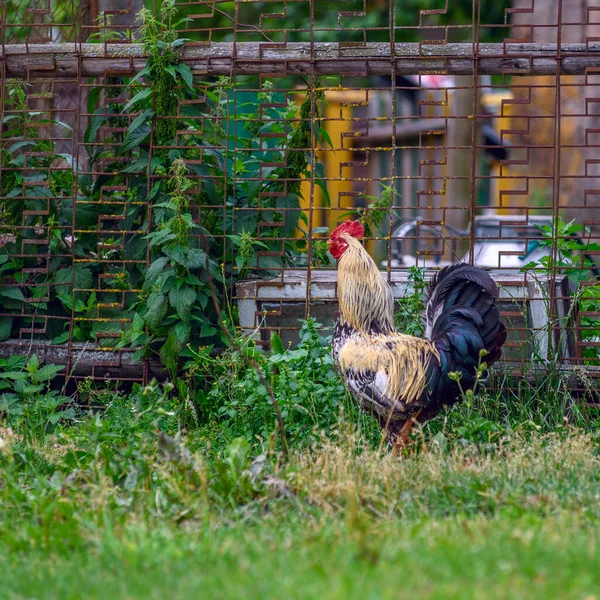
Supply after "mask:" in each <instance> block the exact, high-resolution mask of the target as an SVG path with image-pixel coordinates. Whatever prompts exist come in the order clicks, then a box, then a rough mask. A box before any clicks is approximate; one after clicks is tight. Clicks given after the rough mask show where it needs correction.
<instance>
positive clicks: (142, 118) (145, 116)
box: [125, 108, 154, 139]
mask: <svg viewBox="0 0 600 600" xmlns="http://www.w3.org/2000/svg"><path fill="white" fill-rule="evenodd" d="M153 116H154V111H153V110H152V109H151V108H147V109H146V110H144V111H143V112H141V113H140V114H139V115H138V116H137V117H136V118H135V119H134V120H133V121H131V124H130V125H129V127H128V128H127V135H126V137H125V139H127V136H128V135H130V134H131V133H133V132H134V131H136V130H137V129H138V128H139V127H140V126H141V125H143V124H144V123H145V122H146V121H148V120H149V119H151V118H152V117H153Z"/></svg>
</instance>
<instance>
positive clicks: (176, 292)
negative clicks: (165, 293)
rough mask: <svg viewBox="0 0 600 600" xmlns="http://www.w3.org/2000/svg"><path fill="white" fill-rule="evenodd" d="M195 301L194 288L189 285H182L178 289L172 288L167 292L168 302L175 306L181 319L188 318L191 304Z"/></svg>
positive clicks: (185, 319)
mask: <svg viewBox="0 0 600 600" xmlns="http://www.w3.org/2000/svg"><path fill="white" fill-rule="evenodd" d="M195 301H196V290H195V289H194V288H192V287H189V286H182V287H180V288H179V289H177V288H173V289H172V290H171V291H170V292H169V302H170V303H171V306H173V307H174V308H175V310H176V311H177V314H178V315H179V317H180V318H181V319H183V320H184V321H187V320H188V319H189V316H190V313H191V310H192V306H193V304H194V302H195Z"/></svg>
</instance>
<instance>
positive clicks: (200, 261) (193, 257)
mask: <svg viewBox="0 0 600 600" xmlns="http://www.w3.org/2000/svg"><path fill="white" fill-rule="evenodd" d="M185 266H186V267H187V268H188V269H202V268H204V267H206V252H204V250H200V249H199V248H191V249H190V251H189V252H188V255H187V260H186V265H185Z"/></svg>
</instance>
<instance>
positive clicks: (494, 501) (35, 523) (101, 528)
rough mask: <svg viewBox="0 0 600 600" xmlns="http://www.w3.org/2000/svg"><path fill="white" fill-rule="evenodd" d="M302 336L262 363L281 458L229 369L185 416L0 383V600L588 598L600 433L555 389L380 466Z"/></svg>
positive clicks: (449, 424) (149, 396)
mask: <svg viewBox="0 0 600 600" xmlns="http://www.w3.org/2000/svg"><path fill="white" fill-rule="evenodd" d="M303 332H304V336H305V338H304V343H303V345H302V346H301V347H300V348H299V349H297V350H295V351H293V352H283V353H280V354H277V355H274V356H273V357H271V358H268V357H261V356H258V357H257V359H258V360H260V361H262V362H261V364H262V367H263V369H264V370H265V373H266V374H267V375H268V378H269V380H270V381H271V382H273V385H274V389H275V393H276V396H277V399H278V401H279V402H280V404H281V407H282V411H283V413H284V417H285V420H286V428H287V433H288V436H289V440H290V443H291V446H290V458H289V460H288V461H285V460H283V456H282V453H281V446H280V444H279V442H278V440H277V429H276V427H275V423H274V419H273V413H272V407H271V405H270V401H269V399H268V397H267V396H266V393H265V390H261V389H260V386H259V382H258V380H257V379H256V374H255V373H254V372H253V371H252V370H249V369H247V368H246V367H245V366H244V364H243V361H241V360H240V359H239V357H236V355H235V353H230V354H228V355H226V356H225V357H223V358H222V359H210V357H201V360H202V361H208V367H206V365H203V364H202V363H201V362H200V359H199V362H198V363H196V365H195V367H196V372H195V374H194V377H195V378H198V377H199V375H198V373H203V372H206V371H207V370H209V369H210V370H212V373H213V382H214V383H213V384H212V385H204V384H206V383H207V382H201V383H202V384H203V387H202V388H201V389H200V390H199V392H198V396H197V398H196V403H197V408H196V409H194V408H193V404H194V402H193V401H192V400H191V399H188V400H187V401H185V402H182V401H180V400H178V399H176V398H175V395H174V390H173V389H172V386H167V387H160V386H156V385H151V386H148V387H146V388H138V389H135V390H134V392H133V393H132V394H130V395H129V396H124V395H119V394H108V393H106V394H104V396H101V397H100V400H103V401H104V404H105V406H104V409H103V410H102V411H100V412H98V413H96V414H89V413H82V412H77V411H75V410H73V409H72V408H69V409H67V410H65V409H64V406H63V403H64V397H61V396H60V395H57V393H56V392H53V391H52V389H50V388H51V384H50V380H49V379H48V378H47V373H46V371H42V370H41V369H42V368H43V367H40V366H39V365H37V364H34V363H35V361H34V363H31V361H30V362H29V363H27V364H25V363H24V362H23V361H21V362H19V361H17V360H16V359H15V360H14V361H13V362H14V364H12V363H11V365H12V367H11V368H10V369H6V368H5V369H4V371H3V372H2V371H0V380H1V379H2V378H4V379H8V380H14V381H15V382H19V381H22V382H23V383H22V384H19V385H15V386H13V387H14V390H13V391H8V392H5V393H3V394H2V393H0V410H2V411H3V412H2V415H1V417H0V418H1V421H0V580H1V581H2V584H1V585H2V595H1V597H2V598H9V599H13V598H14V599H20V600H21V599H22V600H25V599H27V600H29V599H32V598H33V599H45V598H48V599H53V600H54V599H56V600H60V599H63V598H64V599H71V598H72V599H78V598H129V599H137V598H140V599H142V598H143V599H146V598H157V599H158V598H160V599H162V598H175V599H178V598H182V599H183V598H185V599H187V598H190V597H202V598H244V599H251V598H302V599H304V598H319V599H320V598H328V599H330V598H331V599H333V598H411V599H412V598H485V599H487V598H510V599H513V598H532V597H536V596H537V597H540V598H561V599H563V598H577V599H585V600H588V599H591V598H600V575H599V573H600V569H598V565H599V564H600V556H599V550H598V548H599V546H598V537H599V531H600V530H599V527H598V526H599V522H600V503H599V502H598V499H599V498H600V452H599V449H600V436H599V433H598V420H597V419H595V418H594V414H592V413H590V412H589V411H585V410H582V409H581V408H580V407H578V405H577V403H576V402H574V399H573V398H571V397H570V396H569V394H568V392H567V391H566V390H565V389H564V387H563V386H562V384H561V382H560V381H556V380H555V379H554V378H552V377H548V378H547V379H546V380H544V381H542V382H538V383H536V384H527V383H526V382H525V381H522V382H520V384H519V385H520V387H517V388H511V386H509V385H507V382H502V385H501V386H500V387H501V389H502V394H501V395H499V394H492V393H484V394H481V395H480V396H478V397H475V398H473V399H472V400H469V401H468V402H463V403H462V404H460V405H457V406H456V407H454V408H453V409H452V410H450V411H448V412H446V413H444V414H442V415H440V416H439V417H438V418H437V419H435V420H433V421H431V422H430V423H428V424H427V425H426V426H425V427H424V428H423V429H422V430H417V431H415V433H414V439H415V441H416V445H415V447H414V449H413V452H412V453H411V454H409V455H407V456H404V457H402V458H396V457H392V456H391V455H390V453H389V452H388V449H387V448H386V447H384V446H382V444H381V438H380V434H379V431H378V429H377V428H376V427H374V424H373V421H372V419H370V417H368V416H367V415H365V414H363V413H359V412H358V411H357V410H356V408H355V407H354V405H353V404H352V403H351V402H349V401H348V398H346V397H345V395H344V392H343V388H342V387H341V386H340V383H339V381H338V379H337V378H336V377H335V376H332V373H331V364H330V359H329V352H328V350H327V348H326V345H324V343H323V340H319V338H318V334H317V332H316V329H315V328H314V327H313V326H312V325H311V324H310V323H309V324H307V325H306V326H305V328H303ZM249 350H250V351H251V350H252V349H251V348H250V349H249ZM21 363H23V364H21ZM0 368H1V365H0ZM23 369H24V370H25V371H26V372H27V373H28V375H27V378H26V379H24V378H23V376H22V375H20V373H21V372H24V371H23ZM47 371H48V370H47ZM48 373H50V372H49V371H48ZM189 381H190V382H193V379H190V380H189ZM46 382H47V383H46ZM5 389H7V390H8V389H9V388H8V387H7V386H5ZM190 389H193V388H191V387H190ZM199 401H200V403H199Z"/></svg>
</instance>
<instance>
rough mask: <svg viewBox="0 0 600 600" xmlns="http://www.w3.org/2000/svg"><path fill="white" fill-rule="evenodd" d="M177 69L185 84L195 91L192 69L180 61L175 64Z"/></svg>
mask: <svg viewBox="0 0 600 600" xmlns="http://www.w3.org/2000/svg"><path fill="white" fill-rule="evenodd" d="M175 70H176V71H177V72H178V73H179V74H180V75H181V78H182V79H183V81H184V82H185V84H186V85H187V86H188V87H189V88H190V90H192V92H193V91H194V76H193V75H192V70H191V69H190V68H189V67H188V66H187V65H185V64H183V63H179V64H178V65H175Z"/></svg>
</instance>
